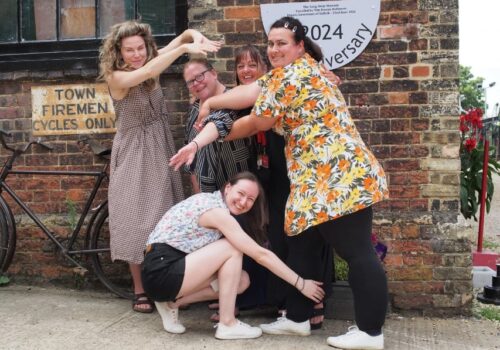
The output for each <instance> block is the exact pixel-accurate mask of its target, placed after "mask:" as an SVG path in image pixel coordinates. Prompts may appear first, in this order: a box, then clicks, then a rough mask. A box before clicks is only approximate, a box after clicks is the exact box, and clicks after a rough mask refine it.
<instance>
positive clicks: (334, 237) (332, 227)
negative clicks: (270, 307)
mask: <svg viewBox="0 0 500 350" xmlns="http://www.w3.org/2000/svg"><path fill="white" fill-rule="evenodd" d="M372 218H373V212H372V208H371V207H369V208H366V209H363V210H360V211H357V212H355V213H352V214H348V215H345V216H342V217H340V218H338V219H335V220H330V221H327V222H325V223H322V224H320V225H316V226H314V227H311V228H309V229H307V230H306V231H304V232H302V233H301V234H299V235H297V236H292V237H290V238H289V240H288V242H289V245H288V247H289V254H288V259H287V264H288V266H290V268H292V269H293V270H294V271H296V272H297V273H298V274H299V275H301V276H302V277H305V278H306V279H315V280H319V281H321V271H322V270H323V266H321V265H320V261H321V259H320V257H319V255H320V254H318V251H319V250H320V248H321V247H322V246H323V245H324V242H325V241H326V242H328V243H330V244H331V245H332V247H333V248H334V249H335V251H336V253H337V254H338V255H339V256H340V257H341V258H342V259H344V260H345V261H346V262H347V264H348V265H349V284H350V286H351V289H352V293H353V296H354V314H355V320H356V324H357V326H358V327H359V329H360V330H362V331H364V332H367V333H369V334H372V335H374V334H378V333H379V332H380V331H381V329H382V326H383V324H384V321H385V314H386V312H387V303H388V294H387V278H386V276H385V271H384V269H383V267H382V264H381V262H380V259H379V258H378V256H377V255H376V253H375V249H374V248H373V245H372V242H371V233H372ZM333 297H334V298H335V295H333ZM313 303H314V302H313V301H312V300H310V299H308V298H306V297H305V296H304V295H302V293H300V292H299V291H298V290H297V289H289V293H288V296H287V301H286V309H287V317H288V318H289V319H291V320H292V321H295V322H304V321H305V320H307V319H309V318H310V317H311V311H312V305H313Z"/></svg>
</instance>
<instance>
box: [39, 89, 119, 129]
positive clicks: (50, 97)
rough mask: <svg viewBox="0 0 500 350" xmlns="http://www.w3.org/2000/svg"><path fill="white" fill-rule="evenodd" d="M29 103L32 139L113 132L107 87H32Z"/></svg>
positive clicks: (113, 115) (111, 108) (112, 116)
mask: <svg viewBox="0 0 500 350" xmlns="http://www.w3.org/2000/svg"><path fill="white" fill-rule="evenodd" d="M31 104H32V110H33V111H32V127H33V131H32V134H33V135H34V136H44V135H71V134H94V133H95V134H100V133H113V132H116V126H115V111H114V109H113V102H112V100H111V97H110V96H109V92H108V87H107V85H106V84H102V83H101V84H73V85H49V86H34V87H32V88H31Z"/></svg>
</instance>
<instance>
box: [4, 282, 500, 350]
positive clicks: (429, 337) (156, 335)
mask: <svg viewBox="0 0 500 350" xmlns="http://www.w3.org/2000/svg"><path fill="white" fill-rule="evenodd" d="M210 314H211V311H210V310H208V308H207V307H206V304H198V305H193V306H191V307H190V309H189V310H185V311H181V312H180V319H181V320H182V322H183V323H184V325H185V326H186V327H187V332H186V333H185V334H182V335H172V334H169V333H166V332H165V331H164V330H163V328H162V326H161V321H160V317H159V315H158V314H157V313H156V312H155V313H153V314H139V313H136V312H133V311H132V309H131V305H130V302H129V301H127V300H123V299H118V298H116V297H114V296H113V295H111V294H109V293H98V292H90V291H75V290H70V289H58V288H52V287H50V288H41V287H30V286H24V285H15V284H12V285H9V286H6V287H2V288H0V320H1V322H0V349H9V350H13V349H23V350H24V349H106V350H107V349H119V350H128V349H203V350H212V349H222V348H223V349H225V350H231V349H266V350H269V349H272V350H280V349H287V350H289V349H297V350H298V349H300V350H302V349H325V350H327V349H333V348H332V347H329V346H328V345H327V344H326V338H327V337H328V336H330V335H338V334H341V333H343V332H345V331H346V329H347V327H348V326H349V325H351V323H350V322H348V321H339V320H325V323H324V326H323V329H322V330H319V331H313V334H312V335H311V336H309V337H296V336H270V335H263V336H262V337H261V338H258V339H255V340H232V341H229V340H226V341H221V340H216V339H215V338H214V333H215V330H214V328H213V324H212V323H211V322H210V321H209V319H208V318H209V316H210ZM271 317H274V315H273V311H272V310H257V311H244V312H242V314H241V316H240V319H242V320H243V321H245V322H248V323H250V324H252V325H257V324H259V323H263V322H269V321H271V320H272V319H271ZM384 334H385V339H386V347H385V348H386V349H397V350H404V349H419V350H421V349H439V350H446V349H453V350H461V349H475V350H479V349H484V350H486V349H488V350H491V349H500V323H498V322H492V321H486V320H477V319H473V318H450V319H438V318H423V317H410V318H409V317H401V316H398V315H395V314H391V315H389V316H388V318H387V322H386V326H385V328H384Z"/></svg>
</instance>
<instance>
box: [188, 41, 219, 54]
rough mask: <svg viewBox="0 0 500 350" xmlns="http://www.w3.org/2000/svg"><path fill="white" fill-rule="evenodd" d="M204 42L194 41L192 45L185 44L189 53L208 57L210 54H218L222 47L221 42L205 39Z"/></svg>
mask: <svg viewBox="0 0 500 350" xmlns="http://www.w3.org/2000/svg"><path fill="white" fill-rule="evenodd" d="M203 38H204V39H203V40H199V41H194V42H192V43H190V44H185V45H186V48H187V52H188V53H190V54H197V55H203V56H206V55H207V54H208V53H209V52H217V51H219V49H220V48H221V46H222V43H221V42H220V41H213V40H209V39H207V38H205V37H203Z"/></svg>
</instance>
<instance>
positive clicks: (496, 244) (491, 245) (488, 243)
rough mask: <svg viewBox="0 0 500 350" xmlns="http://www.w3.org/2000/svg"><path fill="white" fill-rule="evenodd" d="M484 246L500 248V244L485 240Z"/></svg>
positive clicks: (493, 248)
mask: <svg viewBox="0 0 500 350" xmlns="http://www.w3.org/2000/svg"><path fill="white" fill-rule="evenodd" d="M483 248H485V249H491V250H497V249H499V248H500V244H498V243H495V242H491V241H486V240H485V241H484V242H483Z"/></svg>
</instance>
